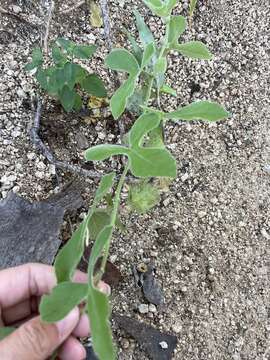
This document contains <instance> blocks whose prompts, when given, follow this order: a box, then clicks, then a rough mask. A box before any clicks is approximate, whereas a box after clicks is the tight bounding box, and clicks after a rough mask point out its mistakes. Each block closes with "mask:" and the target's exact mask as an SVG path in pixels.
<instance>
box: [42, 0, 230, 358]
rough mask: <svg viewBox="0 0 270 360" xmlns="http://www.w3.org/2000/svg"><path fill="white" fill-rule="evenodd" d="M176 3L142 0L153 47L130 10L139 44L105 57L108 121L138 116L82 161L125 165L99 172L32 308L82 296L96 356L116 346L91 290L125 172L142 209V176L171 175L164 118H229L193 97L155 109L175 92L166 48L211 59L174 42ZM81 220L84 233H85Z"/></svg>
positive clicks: (147, 198)
mask: <svg viewBox="0 0 270 360" xmlns="http://www.w3.org/2000/svg"><path fill="white" fill-rule="evenodd" d="M176 2H177V1H176V0H167V1H165V0H164V1H161V0H147V1H146V0H144V3H145V4H146V5H147V6H148V7H149V8H150V9H151V10H152V12H153V13H154V14H155V15H157V16H160V17H161V18H162V20H163V22H164V24H165V26H166V33H165V36H164V38H163V39H162V41H161V43H160V44H157V43H156V41H155V39H154V37H153V34H152V33H151V31H150V30H149V28H148V27H147V25H146V24H145V22H144V20H143V18H142V17H141V15H140V14H139V13H138V12H135V18H136V24H137V28H138V32H139V37H140V44H138V43H137V42H136V40H135V39H134V38H133V37H132V36H131V35H130V34H128V37H129V40H130V42H131V46H132V51H131V52H129V51H128V50H126V49H114V50H112V52H111V53H110V54H109V55H108V56H107V58H106V60H105V63H106V65H107V66H108V68H110V69H112V70H117V71H121V72H126V73H127V74H128V77H127V79H126V80H125V81H124V82H123V83H122V85H121V86H120V87H119V89H117V91H116V92H115V93H114V95H113V96H112V98H111V102H110V107H111V111H112V114H113V116H114V118H115V119H118V118H119V117H120V116H121V115H122V113H123V112H124V111H125V109H126V108H132V109H134V110H135V112H136V113H137V114H139V117H138V118H137V120H136V121H135V122H134V124H133V126H132V128H131V130H130V131H129V132H128V134H127V136H126V145H122V144H115V145H112V144H101V145H97V146H94V147H92V148H90V149H88V150H87V151H86V153H85V158H86V160H88V161H103V160H105V159H108V158H110V157H111V156H115V155H121V156H124V157H125V161H124V163H125V166H124V169H123V172H122V174H121V176H120V178H119V179H118V180H117V185H116V186H114V185H115V182H116V176H115V174H114V173H110V174H108V175H105V176H103V177H102V179H101V182H100V185H99V187H98V189H97V192H96V194H95V198H94V200H93V205H92V207H91V209H90V210H89V213H88V215H87V216H86V218H85V220H84V221H83V222H82V224H81V225H80V226H79V228H78V229H77V230H76V231H75V233H74V234H73V236H72V238H71V239H70V241H69V242H68V243H67V244H66V245H65V246H64V247H63V248H62V249H61V251H60V252H59V254H58V256H57V258H56V261H55V272H56V276H57V281H58V285H57V286H56V287H55V289H54V290H53V292H52V293H51V294H50V295H46V296H45V297H43V299H42V301H41V305H40V312H41V316H42V319H43V320H44V321H46V322H55V321H57V320H60V319H61V318H63V317H64V316H65V315H66V314H67V313H68V312H69V311H70V310H71V309H72V307H74V306H75V305H76V304H79V303H81V302H83V301H85V303H86V305H85V308H84V310H85V312H87V313H88V315H89V317H90V319H91V332H92V340H93V347H94V350H95V352H96V353H97V355H98V357H99V359H101V360H113V359H115V356H116V355H115V354H116V350H115V347H114V345H113V341H112V335H111V329H110V325H109V316H110V306H109V301H108V298H107V297H106V296H105V295H104V294H102V293H101V292H100V291H99V290H98V288H97V284H98V282H99V281H100V279H101V278H102V275H103V273H104V269H105V265H106V261H107V258H108V254H109V247H110V242H111V238H112V234H113V230H114V228H115V226H117V223H118V222H119V219H118V217H117V214H118V208H119V204H120V196H121V190H122V187H123V185H124V183H125V179H126V175H127V173H128V172H130V173H131V174H132V175H133V176H135V177H138V178H142V179H144V180H143V181H142V182H141V183H140V184H139V185H135V187H133V188H131V192H130V196H129V201H130V202H131V203H132V204H133V206H134V207H135V209H136V210H138V209H139V212H144V211H145V210H147V209H149V208H151V207H152V206H153V205H154V204H155V203H156V201H157V198H158V195H159V194H158V193H157V191H155V190H153V189H152V188H151V183H150V182H149V178H152V177H167V178H175V177H176V162H175V159H174V158H173V156H172V155H171V154H170V152H169V151H168V150H167V149H166V147H165V144H164V139H163V127H164V126H165V125H166V123H167V121H174V122H177V121H179V120H184V121H190V120H204V121H209V122H211V121H217V120H221V119H224V118H226V117H227V116H228V115H229V114H228V113H227V111H225V110H224V109H223V107H222V106H220V105H219V104H217V103H212V102H209V101H199V102H195V103H193V104H189V105H186V106H183V107H181V108H179V109H177V110H175V111H172V112H165V111H163V110H162V109H161V99H160V94H162V93H167V94H171V95H172V96H175V95H176V92H175V90H174V89H172V88H171V87H170V86H169V85H168V84H167V83H166V81H165V73H166V69H167V56H168V54H169V53H170V51H171V50H173V51H177V52H179V53H180V54H181V55H183V56H188V57H190V58H194V59H205V60H208V59H211V57H212V55H211V53H210V52H209V50H208V49H207V47H206V46H205V45H204V44H203V43H201V42H198V41H190V42H188V43H184V44H181V43H179V42H178V39H179V37H180V35H181V34H182V33H183V32H184V31H185V28H186V20H185V19H184V17H182V16H173V15H171V12H172V9H173V8H174V6H175V5H176ZM149 105H150V106H149ZM114 189H115V190H114ZM150 189H151V190H150ZM142 197H143V200H142ZM104 199H105V200H106V203H107V205H106V208H105V209H104V208H102V207H99V206H100V203H102V201H104ZM93 219H94V220H93ZM89 224H90V230H91V229H92V231H89ZM93 229H94V230H93ZM90 238H92V239H95V242H94V244H93V247H92V251H91V255H90V259H89V266H88V280H89V282H88V284H87V285H86V284H85V285H82V284H74V283H72V282H71V281H72V276H73V273H74V271H75V269H76V267H77V265H78V263H79V261H80V259H81V257H82V255H83V252H84V247H85V243H87V244H88V242H89V240H90ZM100 258H101V265H100V266H99V268H98V269H97V268H96V264H97V261H98V260H99V259H100ZM64 299H66V300H64Z"/></svg>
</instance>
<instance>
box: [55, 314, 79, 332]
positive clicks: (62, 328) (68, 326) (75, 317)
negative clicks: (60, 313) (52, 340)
mask: <svg viewBox="0 0 270 360" xmlns="http://www.w3.org/2000/svg"><path fill="white" fill-rule="evenodd" d="M79 316H80V315H79V309H78V308H77V307H75V308H74V309H73V310H71V312H70V313H69V314H68V315H67V316H66V317H65V318H64V319H63V320H60V321H58V322H57V323H56V324H55V325H56V327H57V330H58V333H59V336H60V337H61V338H65V337H66V336H67V335H69V334H70V333H71V332H72V330H73V329H74V328H75V326H76V325H77V324H78V322H79Z"/></svg>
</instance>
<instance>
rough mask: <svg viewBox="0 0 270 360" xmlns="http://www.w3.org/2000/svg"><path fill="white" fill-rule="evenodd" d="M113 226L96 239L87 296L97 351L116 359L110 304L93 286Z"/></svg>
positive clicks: (109, 359) (107, 358) (105, 359)
mask: <svg viewBox="0 0 270 360" xmlns="http://www.w3.org/2000/svg"><path fill="white" fill-rule="evenodd" d="M112 231H113V226H106V227H105V228H103V230H102V231H101V232H100V233H99V235H98V237H97V240H96V241H95V243H94V245H93V248H92V251H91V256H90V260H89V263H88V276H89V281H90V284H89V291H88V298H87V309H88V316H89V319H91V335H92V341H93V348H94V351H95V353H96V354H97V355H98V357H99V358H100V359H101V360H115V359H116V354H115V348H114V346H113V342H112V334H111V329H110V324H109V316H110V313H111V311H110V306H109V302H108V298H107V296H106V295H104V294H103V293H101V292H100V291H99V290H97V289H96V288H95V287H94V286H93V276H94V271H95V265H96V262H97V260H98V258H99V257H100V255H101V252H102V250H103V248H104V246H105V245H106V244H107V243H108V242H109V241H110V239H111V236H112Z"/></svg>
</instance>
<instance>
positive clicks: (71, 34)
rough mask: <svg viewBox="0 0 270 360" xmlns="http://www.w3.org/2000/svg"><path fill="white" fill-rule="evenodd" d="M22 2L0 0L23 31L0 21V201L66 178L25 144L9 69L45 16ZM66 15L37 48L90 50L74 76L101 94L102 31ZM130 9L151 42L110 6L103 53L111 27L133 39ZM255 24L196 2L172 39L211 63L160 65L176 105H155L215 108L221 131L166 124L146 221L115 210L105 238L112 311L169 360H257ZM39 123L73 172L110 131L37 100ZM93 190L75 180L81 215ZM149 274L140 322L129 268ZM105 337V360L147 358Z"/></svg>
mask: <svg viewBox="0 0 270 360" xmlns="http://www.w3.org/2000/svg"><path fill="white" fill-rule="evenodd" d="M36 3H37V2H34V1H30V0H24V1H23V0H22V1H15V0H13V1H12V0H1V6H2V7H3V8H5V9H6V10H10V11H11V12H16V13H17V14H18V15H19V16H20V17H21V18H23V19H25V20H27V22H25V23H24V22H22V21H20V20H18V19H15V18H13V17H11V16H8V15H3V14H1V18H0V54H1V55H0V56H1V58H0V61H1V65H0V66H1V67H0V73H1V83H0V94H1V95H0V198H1V197H2V198H4V197H5V196H6V195H7V192H8V191H10V190H13V191H15V192H18V193H20V194H21V195H22V196H24V197H26V198H28V199H35V200H38V199H42V198H45V197H47V196H48V195H49V194H50V193H52V192H57V191H58V189H59V186H61V185H63V184H65V183H66V182H68V181H69V180H70V179H71V178H72V175H71V174H64V173H61V172H59V173H58V175H59V179H60V180H59V181H60V183H58V182H57V179H56V177H55V169H54V168H53V167H52V166H51V165H50V164H48V162H47V161H46V160H45V159H44V157H42V156H41V155H40V154H39V153H38V152H37V151H36V150H35V149H34V148H33V146H32V144H31V143H30V141H29V136H28V128H29V125H30V124H31V119H32V118H33V112H32V110H31V96H33V95H34V94H36V91H37V89H36V84H35V82H34V81H33V79H32V77H31V76H30V75H29V74H26V73H25V71H24V70H23V66H24V64H25V63H26V62H27V61H28V60H29V56H30V54H31V50H32V48H33V47H34V46H36V45H38V44H39V39H40V29H41V28H42V24H43V22H44V15H46V11H47V10H46V6H45V5H44V6H41V5H40V6H38V5H36ZM74 3H75V2H72V1H71V0H70V1H66V2H65V4H60V5H59V6H60V13H56V14H55V16H54V18H53V21H52V29H51V32H50V40H53V39H55V38H56V37H58V36H64V37H68V38H70V39H73V40H76V41H78V42H81V43H93V42H96V43H97V44H98V45H99V50H98V53H97V55H96V56H95V58H94V60H93V61H92V62H91V64H86V65H87V66H89V68H90V69H93V70H97V71H98V72H99V73H100V74H101V75H102V76H103V77H104V79H105V80H106V81H107V84H108V85H109V86H110V87H111V89H112V88H113V87H114V84H113V80H112V76H111V74H109V73H108V72H107V70H106V69H105V68H104V66H103V65H102V58H103V56H104V54H105V53H106V52H107V50H106V44H105V41H104V39H103V37H102V34H103V29H93V28H92V27H91V25H90V24H89V22H88V20H87V18H86V17H85V11H84V7H80V8H78V9H76V10H74V11H72V12H70V13H69V14H63V13H62V11H63V10H64V9H66V8H69V5H72V4H74ZM136 4H138V7H139V9H140V11H141V12H142V13H143V14H144V15H145V16H146V17H147V18H148V20H147V21H148V23H149V24H150V26H151V29H152V30H153V31H154V33H155V34H156V35H157V36H159V35H160V33H161V31H163V29H162V28H161V24H160V23H159V22H157V21H156V18H154V17H152V16H150V14H149V12H148V11H147V10H146V9H145V8H144V7H143V6H142V5H141V4H140V2H138V1H126V3H125V5H124V7H119V5H118V1H117V0H114V1H111V8H110V11H111V17H112V19H111V21H112V28H113V42H114V44H115V45H116V44H117V46H120V45H121V46H125V45H126V43H125V37H124V35H123V34H122V33H121V27H122V25H124V26H125V27H127V28H128V29H130V30H131V31H133V32H134V30H135V27H134V20H133V17H132V12H131V8H133V7H135V6H136ZM14 6H15V7H14ZM187 6H188V3H187V1H185V2H182V4H181V5H179V6H178V7H177V8H176V9H175V13H178V14H183V15H185V14H186V12H187ZM18 7H19V8H18ZM269 18H270V4H269V2H268V1H267V0H262V1H259V2H258V1H255V0H254V1H252V0H246V1H225V0H212V1H210V0H209V1H206V0H204V1H202V0H201V1H199V3H198V9H197V10H196V12H195V16H194V19H193V25H192V28H191V29H189V30H187V31H186V33H185V35H184V37H183V40H190V39H198V40H202V41H203V42H205V43H206V44H207V45H208V46H209V48H210V49H211V51H212V53H214V54H215V58H214V60H212V61H210V62H203V61H191V60H189V59H186V58H185V59H184V58H182V57H180V56H178V55H176V54H172V55H171V58H170V66H169V78H170V82H171V85H172V86H173V87H174V88H175V89H176V90H177V93H178V97H177V99H171V98H165V99H164V101H165V104H166V106H165V107H166V108H167V109H171V108H175V107H176V106H177V105H183V104H187V103H190V102H191V101H193V100H196V99H212V100H215V101H218V102H220V103H222V104H223V105H224V106H225V107H226V108H227V109H228V110H229V111H230V112H231V114H232V115H231V118H230V119H229V120H225V121H222V122H219V123H218V124H211V125H209V124H202V123H198V122H194V123H185V122H181V123H179V124H170V125H169V126H168V127H167V134H166V136H167V143H168V147H169V148H170V150H171V151H172V152H173V154H174V155H175V157H176V158H177V163H178V177H177V179H176V180H175V181H174V182H173V183H172V184H171V185H170V189H169V191H168V192H165V193H163V198H162V201H161V203H160V205H159V206H157V207H156V208H155V209H154V210H152V211H151V212H150V213H148V214H147V215H143V216H142V215H140V216H139V215H136V214H129V213H128V211H127V209H126V207H125V206H124V204H123V206H122V213H123V216H122V219H123V221H124V222H125V223H126V225H127V228H128V231H127V232H126V233H116V235H115V237H114V243H113V247H112V249H111V258H112V260H113V262H115V263H116V264H117V265H118V266H119V268H120V269H121V271H122V272H123V275H124V281H123V282H122V283H121V285H120V286H119V287H118V288H117V289H115V290H114V291H113V294H112V303H113V308H114V309H115V310H117V311H119V312H120V313H122V314H125V315H130V316H132V317H134V318H137V319H139V320H141V321H144V322H145V323H149V324H152V325H154V326H155V327H157V328H160V329H161V330H164V331H168V332H172V333H175V334H176V335H177V336H178V346H177V349H176V352H175V356H174V359H179V360H180V359H181V360H197V359H198V360H203V359H207V360H210V359H214V360H227V359H228V360H231V359H232V360H255V359H256V360H267V359H270V340H269V339H270V305H269V304H270V290H269V285H270V281H269V280H270V279H269V265H270V223H269V220H270V216H269V205H270V132H269V129H270V116H269V113H270V100H269V95H270V94H269V86H270V83H269V79H270V70H269V69H270V60H269V56H270V48H269V44H270V36H269V35H270V24H269ZM33 24H34V26H33ZM42 124H43V126H42V132H41V133H42V137H43V140H44V141H45V142H46V143H47V144H48V145H49V146H50V147H51V149H52V150H53V152H54V153H55V154H56V155H57V157H58V158H59V159H62V160H67V161H69V162H70V163H77V164H81V165H83V150H84V148H85V147H88V146H91V145H93V144H96V143H101V142H104V141H105V140H104V138H105V139H106V141H109V142H116V141H117V137H118V130H117V128H116V126H115V124H114V123H113V124H112V123H111V121H109V120H106V119H105V120H101V121H99V122H98V123H97V124H90V125H89V124H87V123H86V122H85V120H84V119H81V118H80V117H79V116H78V115H77V114H72V115H66V114H64V113H63V112H62V111H61V109H60V108H59V107H58V106H57V104H56V103H55V102H54V101H52V100H51V99H46V104H45V109H44V112H43V118H42ZM78 134H79V135H78ZM82 140H83V141H82ZM83 142H84V143H83ZM112 164H113V163H112ZM99 169H103V170H104V169H105V168H104V167H102V166H100V167H99ZM95 186H96V184H95V183H93V182H92V180H91V179H89V180H86V183H85V194H84V196H85V199H86V206H87V204H88V202H89V200H90V199H91V196H92V194H93V191H94V188H95ZM85 211H86V208H84V209H81V213H83V212H85ZM150 261H151V262H153V263H154V264H155V265H156V268H157V277H158V279H159V281H160V282H161V283H162V286H163V290H164V295H165V301H166V305H165V307H164V308H163V309H157V311H156V312H150V311H149V312H148V313H146V314H140V313H139V312H138V306H139V305H140V304H141V303H144V302H145V300H143V297H142V295H141V293H140V290H138V289H137V288H136V287H135V285H134V281H133V275H132V272H131V266H132V265H133V264H138V263H139V262H146V263H147V262H150ZM115 334H116V340H117V341H118V345H119V359H121V360H128V359H135V360H137V359H138V360H139V359H140V360H141V359H142V360H143V359H148V358H147V357H146V355H145V353H144V352H143V351H142V350H141V349H140V348H139V346H138V345H137V344H136V343H135V342H134V341H133V340H132V339H130V338H128V336H127V335H126V334H125V333H124V332H121V333H120V332H117V331H116V333H115Z"/></svg>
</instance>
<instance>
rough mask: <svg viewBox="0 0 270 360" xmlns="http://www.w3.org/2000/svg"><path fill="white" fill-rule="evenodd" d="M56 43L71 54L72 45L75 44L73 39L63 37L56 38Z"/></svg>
mask: <svg viewBox="0 0 270 360" xmlns="http://www.w3.org/2000/svg"><path fill="white" fill-rule="evenodd" d="M56 43H57V44H58V45H60V46H61V47H62V48H63V49H64V50H65V51H66V52H67V53H68V54H70V55H71V54H72V52H73V49H74V47H75V46H76V45H75V43H74V42H73V41H70V40H67V39H64V38H58V39H57V40H56Z"/></svg>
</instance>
